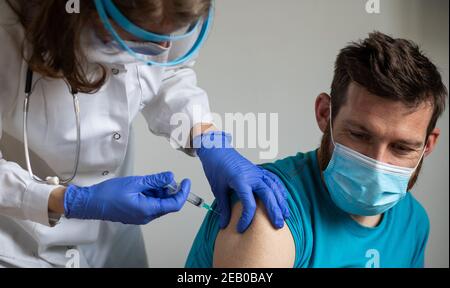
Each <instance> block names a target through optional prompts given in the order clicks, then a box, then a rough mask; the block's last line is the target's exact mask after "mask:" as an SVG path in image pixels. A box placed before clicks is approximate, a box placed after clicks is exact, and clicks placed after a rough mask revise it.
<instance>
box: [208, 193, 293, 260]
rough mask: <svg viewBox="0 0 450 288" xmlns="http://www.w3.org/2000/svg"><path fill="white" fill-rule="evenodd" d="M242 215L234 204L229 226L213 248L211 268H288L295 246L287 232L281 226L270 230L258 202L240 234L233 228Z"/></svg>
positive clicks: (239, 206) (239, 205) (240, 208)
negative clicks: (249, 220)
mask: <svg viewBox="0 0 450 288" xmlns="http://www.w3.org/2000/svg"><path fill="white" fill-rule="evenodd" d="M241 213H242V205H241V203H240V202H237V203H236V204H235V205H234V207H233V209H232V214H231V221H230V224H229V225H228V226H227V228H225V229H224V230H221V231H220V232H219V234H218V235H217V238H216V243H215V246H214V261H213V266H214V267H215V268H292V267H293V266H294V262H295V244H294V239H293V237H292V234H291V231H290V230H289V228H288V227H287V225H284V227H283V228H282V229H280V230H276V229H275V228H273V226H272V224H271V223H270V220H269V218H268V216H267V214H266V211H265V208H264V205H263V204H262V203H261V202H260V201H259V200H258V201H257V209H256V213H255V218H254V219H253V222H252V224H251V225H250V227H249V229H247V231H246V232H245V233H244V234H239V233H238V232H237V231H236V229H235V227H236V225H237V223H238V221H239V217H240V216H241Z"/></svg>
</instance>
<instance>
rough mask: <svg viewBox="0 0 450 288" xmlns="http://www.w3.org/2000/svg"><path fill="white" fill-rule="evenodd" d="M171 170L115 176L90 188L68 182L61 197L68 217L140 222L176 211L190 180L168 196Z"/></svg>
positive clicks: (185, 195) (186, 195)
mask: <svg viewBox="0 0 450 288" xmlns="http://www.w3.org/2000/svg"><path fill="white" fill-rule="evenodd" d="M173 183H175V181H174V176H173V173H171V172H164V173H161V174H156V175H148V176H142V177H141V176H132V177H125V178H114V179H111V180H107V181H105V182H102V183H100V184H97V185H94V186H90V187H78V186H75V185H69V186H68V187H67V189H66V194H65V196H64V210H65V216H66V217H67V218H77V219H94V220H105V221H112V222H122V223H124V224H135V225H142V224H147V223H149V222H150V221H152V220H154V219H156V218H158V217H160V216H162V215H165V214H168V213H171V212H176V211H179V210H180V209H181V208H182V207H183V205H184V203H185V202H186V199H187V197H188V194H189V192H190V188H191V182H190V180H188V179H185V180H183V181H182V182H181V190H180V192H179V193H177V194H175V195H169V194H168V193H169V190H168V189H165V188H164V186H166V185H168V184H173Z"/></svg>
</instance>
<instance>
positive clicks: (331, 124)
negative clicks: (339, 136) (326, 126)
mask: <svg viewBox="0 0 450 288" xmlns="http://www.w3.org/2000/svg"><path fill="white" fill-rule="evenodd" d="M330 134H331V142H333V146H336V142H334V137H333V105H332V103H331V98H330Z"/></svg>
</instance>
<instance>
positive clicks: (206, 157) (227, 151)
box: [193, 132, 289, 233]
mask: <svg viewBox="0 0 450 288" xmlns="http://www.w3.org/2000/svg"><path fill="white" fill-rule="evenodd" d="M193 145H194V148H196V151H197V155H198V156H199V158H200V160H201V162H202V165H203V169H204V171H205V174H206V177H207V178H208V182H209V184H210V185H211V189H212V191H213V193H214V195H215V197H216V199H217V202H218V207H219V210H220V227H221V228H222V229H223V228H225V227H226V226H228V223H229V222H230V216H231V207H230V197H229V193H230V192H231V190H234V192H235V193H236V194H237V196H238V198H239V200H240V201H241V202H242V206H243V211H242V215H241V218H240V219H239V223H238V226H237V230H238V232H240V233H243V232H244V231H245V230H246V229H247V228H248V227H249V225H250V223H251V222H252V220H253V217H254V215H255V211H256V202H255V197H254V194H255V195H256V196H258V198H259V199H260V200H261V201H262V203H263V204H264V206H265V207H266V210H267V213H268V216H269V218H270V220H271V222H272V224H273V226H274V227H275V228H282V227H283V225H284V219H285V218H287V217H289V209H288V204H287V200H286V197H287V191H286V188H285V187H284V185H283V184H282V183H281V182H280V180H279V179H278V177H276V176H275V175H273V174H272V173H270V172H269V171H267V170H265V169H262V168H261V167H258V166H256V165H254V164H253V163H251V162H250V161H248V160H247V159H245V158H244V157H243V156H241V155H240V154H239V153H238V152H237V151H236V150H235V149H233V148H232V147H231V135H229V134H226V133H225V132H209V133H206V134H203V135H199V136H197V137H195V138H194V140H193Z"/></svg>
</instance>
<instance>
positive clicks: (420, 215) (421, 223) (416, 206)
mask: <svg viewBox="0 0 450 288" xmlns="http://www.w3.org/2000/svg"><path fill="white" fill-rule="evenodd" d="M397 211H398V212H399V213H401V214H402V215H403V217H399V218H403V219H405V218H406V220H407V221H406V222H407V223H406V225H408V226H409V227H412V228H414V229H415V231H416V234H417V237H418V238H419V240H422V239H423V238H427V237H428V233H429V230H430V220H429V218H428V214H427V211H426V210H425V208H424V207H423V206H422V204H420V202H419V201H418V200H417V199H416V198H415V197H414V196H413V195H412V194H411V193H407V195H406V196H405V198H404V199H403V200H402V201H401V202H400V203H399V205H398V208H397Z"/></svg>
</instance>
